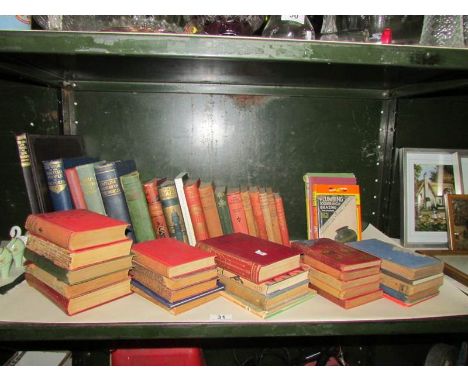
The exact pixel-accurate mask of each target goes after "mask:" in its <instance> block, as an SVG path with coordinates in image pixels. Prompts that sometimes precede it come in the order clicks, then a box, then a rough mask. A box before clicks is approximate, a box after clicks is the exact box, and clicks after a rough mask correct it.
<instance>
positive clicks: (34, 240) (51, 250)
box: [26, 235, 71, 268]
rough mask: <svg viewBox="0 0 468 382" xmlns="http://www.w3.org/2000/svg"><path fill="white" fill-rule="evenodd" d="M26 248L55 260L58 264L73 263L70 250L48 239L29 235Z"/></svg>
mask: <svg viewBox="0 0 468 382" xmlns="http://www.w3.org/2000/svg"><path fill="white" fill-rule="evenodd" d="M26 248H28V249H29V250H31V251H33V252H34V253H36V254H38V255H40V256H42V257H45V258H46V259H48V260H50V261H52V262H54V263H55V264H56V265H58V266H63V265H69V264H71V258H70V252H68V251H67V250H66V249H63V248H61V247H59V246H58V245H55V244H54V243H52V242H50V241H48V240H41V239H39V238H38V237H37V236H35V235H29V236H28V243H27V244H26ZM66 268H68V266H66Z"/></svg>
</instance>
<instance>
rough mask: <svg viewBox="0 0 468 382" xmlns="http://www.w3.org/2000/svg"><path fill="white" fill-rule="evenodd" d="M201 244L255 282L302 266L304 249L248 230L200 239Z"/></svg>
mask: <svg viewBox="0 0 468 382" xmlns="http://www.w3.org/2000/svg"><path fill="white" fill-rule="evenodd" d="M197 246H198V247H199V248H201V249H203V250H205V251H207V252H210V253H212V254H214V255H216V264H217V265H218V267H220V268H225V269H227V270H229V271H231V272H233V273H236V274H238V275H239V276H242V277H245V278H247V279H248V280H250V281H252V282H254V283H261V282H264V281H267V280H269V279H272V278H274V277H276V276H278V275H281V274H283V273H286V272H290V271H292V270H294V269H297V268H299V267H300V251H298V250H295V249H293V248H290V247H287V246H285V245H282V244H278V243H274V242H271V241H268V240H264V239H260V238H258V237H254V236H250V235H247V234H244V233H240V232H238V233H232V234H229V235H223V236H219V237H215V238H211V239H208V240H203V241H200V242H199V243H198V244H197Z"/></svg>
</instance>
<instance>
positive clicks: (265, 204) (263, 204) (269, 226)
mask: <svg viewBox="0 0 468 382" xmlns="http://www.w3.org/2000/svg"><path fill="white" fill-rule="evenodd" d="M258 191H259V200H260V208H261V209H262V214H263V220H264V221H265V229H266V232H267V237H268V240H270V241H275V232H274V230H273V222H272V219H271V213H270V203H269V200H268V193H267V191H266V190H265V189H264V188H259V190H258Z"/></svg>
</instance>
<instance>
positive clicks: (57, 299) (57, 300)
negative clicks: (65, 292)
mask: <svg viewBox="0 0 468 382" xmlns="http://www.w3.org/2000/svg"><path fill="white" fill-rule="evenodd" d="M25 278H26V281H27V282H28V284H29V285H30V286H31V287H33V288H34V289H36V290H38V291H39V292H40V293H42V294H43V295H44V296H45V297H47V298H48V299H49V300H50V301H52V302H53V303H54V304H55V305H57V306H58V307H59V308H60V309H61V310H63V311H64V312H65V313H66V314H68V315H69V316H72V315H74V314H77V313H80V312H83V311H85V310H89V309H91V308H95V307H97V306H100V305H104V304H107V303H109V302H111V301H114V300H117V299H118V298H121V297H124V296H127V295H129V294H131V293H132V291H131V290H130V277H129V278H127V279H126V280H124V281H119V282H117V283H114V284H111V285H108V286H105V287H103V288H99V289H95V290H93V291H91V292H88V293H85V294H82V295H80V296H77V297H74V298H66V297H64V296H62V295H61V294H60V293H58V292H57V291H55V290H54V289H52V288H51V287H50V286H48V285H47V284H44V283H43V282H42V281H40V280H38V279H37V278H36V277H34V276H33V275H31V274H29V273H26V274H25Z"/></svg>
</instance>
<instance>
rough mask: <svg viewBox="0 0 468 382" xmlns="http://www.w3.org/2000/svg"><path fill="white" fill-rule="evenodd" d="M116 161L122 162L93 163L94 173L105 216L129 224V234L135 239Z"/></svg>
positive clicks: (123, 168)
mask: <svg viewBox="0 0 468 382" xmlns="http://www.w3.org/2000/svg"><path fill="white" fill-rule="evenodd" d="M125 162H127V161H125ZM118 163H122V162H121V161H119V162H106V163H97V164H95V165H94V173H95V175H96V181H97V183H98V187H99V190H100V192H101V197H102V202H103V203H104V208H105V210H106V214H107V216H110V217H111V218H114V219H118V220H123V221H125V222H127V223H128V224H130V228H129V230H130V232H129V235H130V237H131V238H132V239H133V240H134V241H135V237H134V234H133V230H132V228H131V224H132V221H131V219H130V213H129V211H128V206H127V201H126V200H125V195H124V193H123V189H122V185H121V184H120V180H119V178H120V175H119V170H118ZM133 163H134V162H133ZM127 167H128V166H127ZM120 171H122V172H124V171H125V167H123V166H122V167H121V168H120Z"/></svg>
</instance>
